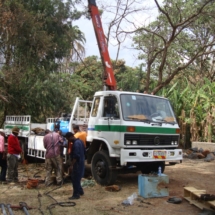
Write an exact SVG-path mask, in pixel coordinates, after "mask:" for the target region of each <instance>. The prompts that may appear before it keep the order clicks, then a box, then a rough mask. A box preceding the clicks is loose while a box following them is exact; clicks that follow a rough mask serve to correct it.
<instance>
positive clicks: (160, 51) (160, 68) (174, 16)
mask: <svg viewBox="0 0 215 215" xmlns="http://www.w3.org/2000/svg"><path fill="white" fill-rule="evenodd" d="M155 3H156V5H157V8H158V10H159V15H158V17H157V19H156V20H155V21H154V22H152V23H150V24H149V25H148V26H146V27H144V26H143V27H140V28H139V29H138V30H137V31H136V36H135V37H134V45H135V47H136V48H137V49H138V50H140V55H139V58H140V59H143V61H144V63H145V70H146V89H147V91H148V90H149V85H150V79H152V78H153V79H155V80H156V81H157V84H156V86H155V87H154V89H153V92H154V93H157V92H158V91H159V90H160V89H162V88H163V87H165V86H167V85H168V84H169V83H170V82H171V81H172V80H173V78H174V77H175V76H176V75H178V74H179V73H181V72H183V73H186V71H191V70H193V71H196V70H197V67H198V66H200V65H201V67H203V65H204V66H207V65H208V64H206V63H208V61H209V56H211V55H212V54H214V48H213V47H214V42H215V38H214V21H215V20H214V19H215V17H214V15H213V14H214V12H212V11H214V9H213V8H214V4H215V2H214V1H212V0H207V1H194V0H188V1H184V0H177V1H173V0H166V1H164V2H163V6H160V5H159V4H158V2H157V0H155ZM208 17H209V18H208ZM197 65H198V66H197ZM188 69H189V70H188Z"/></svg>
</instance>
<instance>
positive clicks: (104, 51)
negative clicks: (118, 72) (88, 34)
mask: <svg viewBox="0 0 215 215" xmlns="http://www.w3.org/2000/svg"><path fill="white" fill-rule="evenodd" d="M88 3H89V12H90V15H91V18H92V22H93V27H94V31H95V34H96V39H97V42H98V46H99V51H100V55H101V59H102V64H103V67H104V73H105V74H104V75H103V77H104V82H105V85H106V86H107V87H108V89H109V90H116V79H115V76H114V72H113V68H112V64H111V60H110V56H109V52H108V47H107V43H106V39H105V35H104V31H103V27H102V22H101V18H100V14H99V10H98V7H97V6H96V2H95V0H88Z"/></svg>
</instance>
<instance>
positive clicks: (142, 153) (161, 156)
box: [120, 149, 183, 166]
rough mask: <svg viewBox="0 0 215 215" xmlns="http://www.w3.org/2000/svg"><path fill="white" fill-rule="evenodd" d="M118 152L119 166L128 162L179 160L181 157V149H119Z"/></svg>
mask: <svg viewBox="0 0 215 215" xmlns="http://www.w3.org/2000/svg"><path fill="white" fill-rule="evenodd" d="M120 154H121V156H120V164H121V166H126V165H127V163H128V162H129V163H137V162H153V161H165V162H166V161H167V162H180V161H182V159H183V157H182V150H181V149H168V150H163V149H162V150H161V149H159V150H141V149H121V153H120Z"/></svg>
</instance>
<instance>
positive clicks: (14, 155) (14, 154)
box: [7, 126, 22, 182]
mask: <svg viewBox="0 0 215 215" xmlns="http://www.w3.org/2000/svg"><path fill="white" fill-rule="evenodd" d="M18 134H19V128H18V127H16V126H15V127H13V129H12V134H11V135H9V137H8V154H7V165H8V175H7V181H8V182H18V160H19V159H20V158H21V156H20V153H21V152H22V149H21V147H20V143H19V140H18Z"/></svg>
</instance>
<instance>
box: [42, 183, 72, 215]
mask: <svg viewBox="0 0 215 215" xmlns="http://www.w3.org/2000/svg"><path fill="white" fill-rule="evenodd" d="M61 187H62V185H60V186H58V187H56V188H54V189H52V190H50V191H48V192H46V193H44V194H45V195H46V196H48V197H50V198H51V199H53V200H54V201H55V202H56V203H52V204H50V205H49V206H47V209H48V210H49V213H50V214H51V215H52V212H51V209H52V208H54V207H55V206H56V205H60V206H61V207H74V206H75V205H76V203H75V202H58V201H57V200H56V199H55V198H54V197H52V196H51V195H50V194H49V193H51V192H52V191H54V190H57V189H59V188H61Z"/></svg>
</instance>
